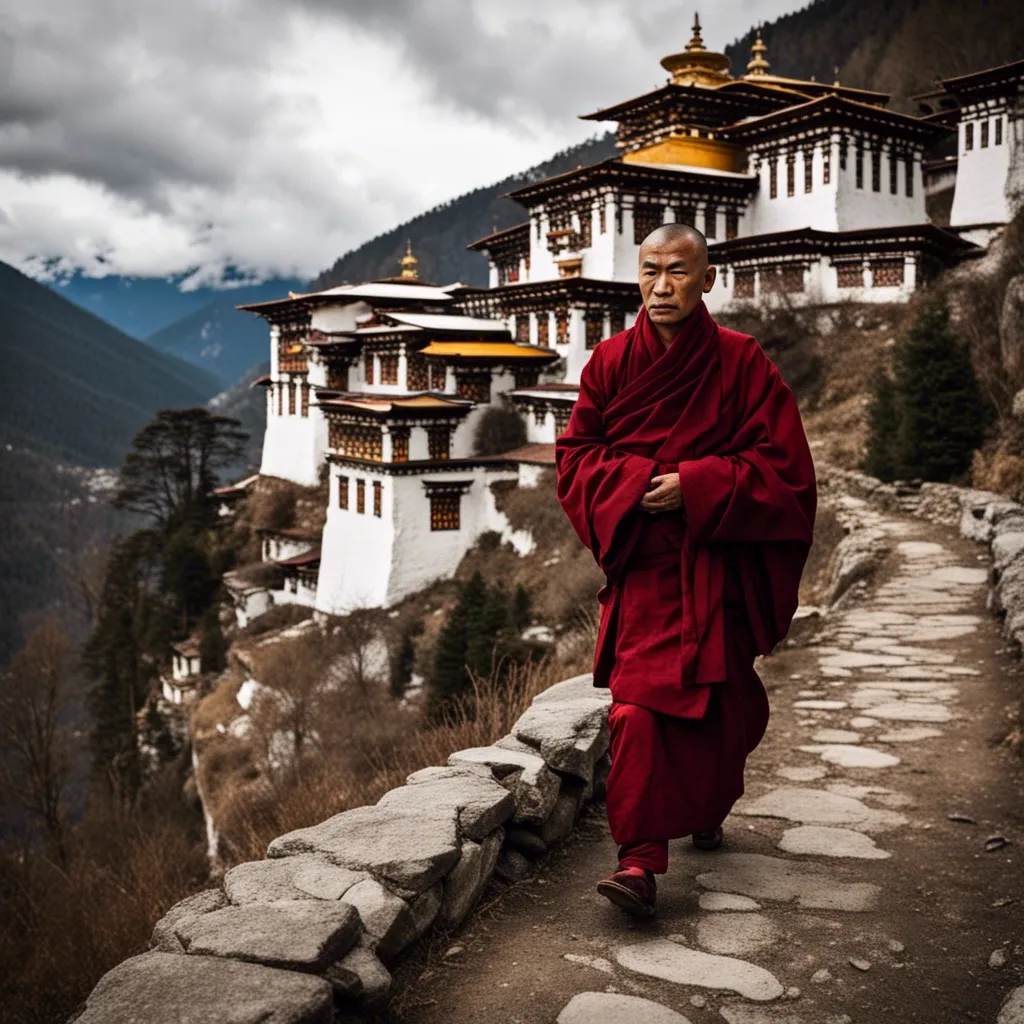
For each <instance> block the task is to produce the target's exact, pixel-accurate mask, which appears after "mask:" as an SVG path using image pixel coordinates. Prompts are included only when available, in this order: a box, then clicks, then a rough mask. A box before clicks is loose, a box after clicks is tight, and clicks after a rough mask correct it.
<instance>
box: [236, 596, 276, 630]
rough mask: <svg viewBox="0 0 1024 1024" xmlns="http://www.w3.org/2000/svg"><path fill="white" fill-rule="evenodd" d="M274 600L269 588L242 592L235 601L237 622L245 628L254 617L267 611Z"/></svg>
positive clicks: (240, 626)
mask: <svg viewBox="0 0 1024 1024" xmlns="http://www.w3.org/2000/svg"><path fill="white" fill-rule="evenodd" d="M272 604H273V601H272V600H271V597H270V592H269V591H268V590H249V591H246V592H245V593H243V594H240V595H239V597H238V599H237V601H236V603H235V622H237V623H238V628H239V629H245V627H246V626H248V625H249V623H250V622H252V620H253V619H256V618H258V617H259V616H260V615H262V614H263V613H264V612H265V611H267V610H268V609H269V608H270V606H271V605H272Z"/></svg>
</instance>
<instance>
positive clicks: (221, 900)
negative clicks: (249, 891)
mask: <svg viewBox="0 0 1024 1024" xmlns="http://www.w3.org/2000/svg"><path fill="white" fill-rule="evenodd" d="M227 905H228V897H227V895H226V894H225V893H224V891H223V890H222V889H204V890H203V891H202V892H197V893H193V894H192V895H191V896H186V897H185V898H184V899H183V900H179V901H178V902H177V903H175V904H174V906H173V907H170V908H169V909H168V911H167V913H166V914H164V916H163V917H161V918H160V920H159V921H157V923H156V924H155V925H153V936H152V938H151V939H150V944H151V945H152V946H154V947H155V948H157V949H160V950H163V951H164V952H165V953H184V952H185V947H184V946H183V945H182V944H181V939H179V938H178V935H177V932H176V930H175V929H176V928H177V927H178V925H181V924H184V923H185V922H186V921H190V920H192V919H193V918H196V917H199V916H200V915H202V914H209V913H212V912H213V911H214V910H220V909H221V908H222V907H226V906H227Z"/></svg>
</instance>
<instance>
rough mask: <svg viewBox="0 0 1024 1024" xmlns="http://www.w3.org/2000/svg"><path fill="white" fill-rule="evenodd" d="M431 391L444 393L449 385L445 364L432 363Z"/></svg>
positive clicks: (430, 368) (430, 375)
mask: <svg viewBox="0 0 1024 1024" xmlns="http://www.w3.org/2000/svg"><path fill="white" fill-rule="evenodd" d="M429 370H430V374H429V377H430V390H431V391H444V388H445V385H446V384H447V383H448V381H447V377H448V368H447V367H446V366H445V365H444V364H443V363H435V362H431V363H430V367H429Z"/></svg>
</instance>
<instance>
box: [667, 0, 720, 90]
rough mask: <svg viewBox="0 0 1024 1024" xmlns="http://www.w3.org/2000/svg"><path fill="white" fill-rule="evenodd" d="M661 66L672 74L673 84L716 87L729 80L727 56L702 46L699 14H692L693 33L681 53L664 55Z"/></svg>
mask: <svg viewBox="0 0 1024 1024" xmlns="http://www.w3.org/2000/svg"><path fill="white" fill-rule="evenodd" d="M661 66H662V67H663V68H664V69H665V70H666V71H667V72H668V73H669V74H670V75H671V76H672V82H673V84H675V85H699V86H703V87H705V88H711V89H717V88H718V87H719V86H720V85H725V83H726V82H728V81H731V79H730V77H729V58H728V57H726V55H725V54H724V53H715V52H714V51H712V50H707V49H705V47H704V40H703V38H702V37H701V34H700V15H698V14H694V16H693V35H692V37H691V38H690V41H689V42H688V43H687V44H686V48H685V49H684V50H683V52H682V53H673V54H670V55H669V56H668V57H665V58H664V59H663V60H662V62H661Z"/></svg>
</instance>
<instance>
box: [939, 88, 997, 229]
mask: <svg viewBox="0 0 1024 1024" xmlns="http://www.w3.org/2000/svg"><path fill="white" fill-rule="evenodd" d="M994 116H995V115H991V114H989V115H988V120H989V143H988V146H987V147H986V148H985V149H982V148H981V124H982V121H984V120H985V119H986V118H985V114H984V112H983V111H982V110H979V109H978V108H977V107H968V108H965V110H964V111H963V114H962V115H961V121H960V124H959V126H958V129H957V154H958V156H959V161H958V163H957V172H956V188H955V189H954V191H953V208H952V210H951V211H950V215H949V223H950V226H951V227H960V226H962V225H966V224H993V223H997V224H1005V223H1006V222H1007V221H1008V220H1010V218H1011V216H1012V213H1011V210H1010V204H1009V203H1008V202H1007V195H1006V182H1007V178H1008V177H1009V174H1010V148H1011V140H1010V130H1009V128H1010V126H1009V125H1008V124H1007V118H1006V115H1005V114H1002V113H1000V114H999V115H998V116H999V117H1001V118H1002V119H1003V141H1002V145H999V146H996V145H994V142H995V123H994ZM968 123H970V124H973V125H974V148H973V149H967V148H966V133H967V124H968Z"/></svg>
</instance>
